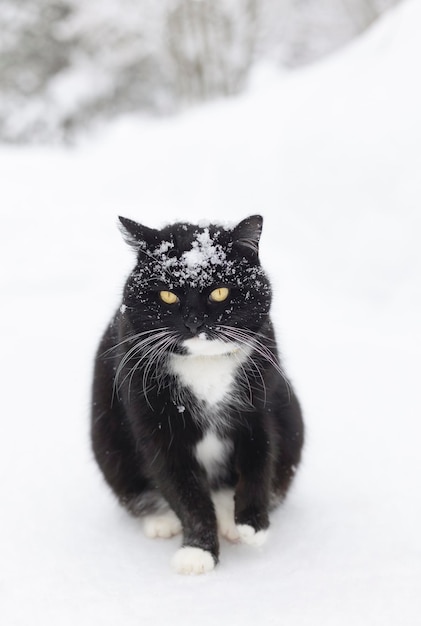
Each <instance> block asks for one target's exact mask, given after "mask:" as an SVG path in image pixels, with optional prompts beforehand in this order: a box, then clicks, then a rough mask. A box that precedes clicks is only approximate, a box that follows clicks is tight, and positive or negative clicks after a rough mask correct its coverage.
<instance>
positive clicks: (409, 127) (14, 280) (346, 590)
mask: <svg viewBox="0 0 421 626" xmlns="http://www.w3.org/2000/svg"><path fill="white" fill-rule="evenodd" d="M420 20H421V6H420V3H419V2H417V1H416V0H413V1H408V2H405V3H404V4H402V6H400V7H399V8H398V9H397V10H395V11H393V12H391V13H390V14H389V15H387V16H386V17H385V18H384V19H383V21H382V22H381V23H380V24H378V25H377V26H376V27H375V28H374V29H373V30H372V31H371V32H369V33H368V34H367V36H365V37H364V38H362V39H361V40H360V41H358V42H356V43H354V44H353V45H352V46H350V47H349V48H348V49H347V50H346V51H344V52H342V53H340V54H338V55H336V56H335V57H332V58H331V59H330V60H328V61H326V62H324V63H322V64H319V65H315V66H313V67H311V68H309V69H306V70H303V71H300V72H297V73H294V74H290V75H288V74H287V75H278V74H277V73H276V72H273V71H272V70H270V69H268V68H267V69H262V70H261V71H260V72H259V74H258V75H256V80H255V82H254V84H253V85H252V87H251V88H250V91H249V93H248V94H246V95H245V96H242V97H239V98H237V99H234V100H231V101H228V102H217V103H214V104H212V105H209V106H206V107H203V108H201V109H196V110H193V111H190V112H186V113H185V114H184V115H183V116H180V117H177V118H171V119H167V120H164V121H151V120H146V119H145V120H142V119H141V120H135V119H133V118H126V119H124V120H121V121H120V122H118V123H115V124H114V125H113V127H112V128H110V129H109V131H107V132H106V133H105V134H103V135H98V136H97V137H95V138H92V137H91V138H89V139H86V140H85V142H84V143H83V144H82V145H79V146H77V147H74V148H73V149H70V150H58V149H46V148H44V149H40V148H20V149H13V148H5V147H3V148H0V171H1V176H2V184H1V188H0V193H1V221H2V225H1V238H2V240H1V245H0V249H1V255H2V262H1V265H0V268H1V269H0V284H1V293H2V297H3V307H2V316H3V317H2V319H3V322H2V329H3V338H2V375H1V377H2V383H3V386H2V388H3V396H2V400H3V402H2V409H3V410H2V414H3V415H2V420H1V422H0V446H1V454H0V475H1V494H2V515H1V518H0V519H1V521H0V524H1V535H0V536H1V540H0V541H1V545H0V554H1V567H0V606H1V608H0V614H1V618H2V623H5V624H8V626H9V625H10V626H23V625H25V626H26V625H27V624H33V625H37V624H42V625H43V626H45V625H46V624H48V625H49V624H54V625H55V624H60V626H67V625H69V626H70V625H72V626H74V624H75V623H78V624H80V625H84V624H86V625H88V624H89V626H95V625H96V624H98V625H99V624H101V626H107V625H111V624H113V625H114V624H116V623H117V624H124V625H125V626H132V625H133V626H134V625H135V624H136V625H137V624H139V623H143V624H157V625H158V624H159V625H160V624H162V625H164V624H179V623H180V624H181V623H183V624H197V623H201V624H204V625H208V624H209V625H210V624H212V625H213V624H215V623H220V624H226V625H236V624H248V623H257V624H265V625H266V624H268V625H270V624H274V625H277V624H288V626H317V625H319V624H323V626H329V625H330V624H332V625H335V626H336V625H337V624H340V625H341V626H347V625H349V626H355V624H359V625H360V624H362V625H364V626H365V625H367V626H368V625H369V626H373V625H377V624H378V625H381V626H395V625H396V624H416V623H418V621H419V614H420V610H421V539H420V532H419V528H420V526H421V500H420V496H419V494H420V492H421V490H420V487H421V485H420V483H421V455H420V452H419V447H420V443H419V441H420V435H421V425H420V414H421V413H420V408H421V406H420V405H421V403H420V392H419V378H420V366H419V359H420V347H421V346H420V344H421V341H420V339H421V331H420V319H421V294H420V270H421V252H420V245H419V241H420V226H421V214H420V203H421V178H420V175H419V172H420V165H421V162H420V161H421V154H420V150H421V149H420V146H421V123H420V115H419V111H420V110H421V88H420V85H419V80H418V76H419V67H418V65H419V58H420V54H421V49H420V47H421V44H420V39H419V24H420ZM257 212H259V213H262V214H263V215H264V218H265V225H264V230H263V236H262V242H261V255H262V261H263V263H264V265H265V266H266V268H267V269H268V271H269V274H270V275H271V278H272V283H273V288H274V292H275V302H274V308H273V316H274V320H275V324H276V327H277V331H278V337H279V341H280V344H281V346H282V349H283V353H284V356H285V362H286V367H287V370H288V371H289V372H290V373H291V374H292V377H293V380H294V382H295V385H296V387H297V389H298V392H299V395H300V397H301V399H302V403H303V407H304V411H305V417H306V423H307V443H306V451H305V456H304V461H303V464H302V466H301V467H300V468H299V470H298V472H297V476H296V483H295V485H294V489H293V491H292V492H291V494H290V496H289V498H288V500H287V502H286V503H285V505H284V506H283V507H282V508H281V509H280V510H279V511H278V512H276V513H275V514H274V515H273V516H272V527H271V530H270V533H269V536H268V539H267V542H266V543H265V545H264V546H262V547H259V548H256V547H252V546H241V545H231V544H229V543H228V542H226V541H224V540H222V542H221V562H220V564H219V565H218V566H217V567H216V568H215V570H214V571H212V572H210V573H209V574H206V575H204V576H198V577H183V576H179V575H176V574H175V573H174V572H173V571H172V570H171V567H170V561H171V559H172V557H173V556H174V554H175V553H176V551H177V549H178V547H179V545H180V543H179V542H180V540H179V538H173V539H169V540H151V539H147V538H146V537H144V536H143V534H142V530H141V525H140V524H139V522H138V521H137V520H135V519H132V518H130V517H128V516H127V515H126V514H125V513H124V511H122V510H120V508H119V507H118V505H117V504H116V503H115V502H114V499H113V497H112V496H111V494H110V493H109V492H108V490H107V488H106V487H105V485H104V484H103V481H102V479H101V477H100V476H99V472H98V470H97V469H96V466H95V463H94V461H93V459H92V454H91V452H90V449H89V445H88V431H89V426H88V415H89V390H90V384H91V371H92V360H93V354H94V352H95V350H96V347H97V342H98V340H99V336H100V334H101V332H102V330H103V328H105V326H106V324H107V323H108V320H109V318H110V316H111V314H112V312H113V311H114V310H115V307H118V306H119V305H120V301H119V299H120V295H121V289H122V284H123V279H124V276H125V274H126V273H127V272H128V271H129V269H130V267H131V265H132V262H133V256H132V253H131V251H130V249H129V247H128V246H126V244H124V242H123V241H122V240H121V236H120V234H119V231H118V228H117V227H116V224H117V215H118V214H122V215H126V216H128V217H131V218H132V219H135V220H137V221H139V222H142V223H145V224H147V225H149V226H151V227H157V226H159V225H161V224H163V223H167V222H170V221H173V220H175V219H183V220H190V221H195V220H199V219H206V220H210V221H211V220H212V219H214V220H215V221H222V222H224V221H226V219H227V217H228V218H229V220H230V221H236V220H237V221H239V220H240V219H242V218H244V217H245V216H247V215H251V214H255V213H257Z"/></svg>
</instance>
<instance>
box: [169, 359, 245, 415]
mask: <svg viewBox="0 0 421 626" xmlns="http://www.w3.org/2000/svg"><path fill="white" fill-rule="evenodd" d="M240 366H241V360H240V359H239V357H238V356H237V355H221V356H184V355H173V356H172V359H171V362H170V369H171V372H172V374H173V375H175V376H176V377H177V379H178V381H179V384H181V386H182V387H186V388H187V389H189V390H190V391H191V392H192V393H193V394H194V395H195V396H196V398H197V399H198V400H200V401H202V402H204V403H205V404H207V405H210V406H213V405H216V404H219V403H221V402H223V401H224V399H225V398H226V397H227V396H228V395H229V394H231V393H233V391H234V386H235V379H236V375H237V372H238V369H239V368H240Z"/></svg>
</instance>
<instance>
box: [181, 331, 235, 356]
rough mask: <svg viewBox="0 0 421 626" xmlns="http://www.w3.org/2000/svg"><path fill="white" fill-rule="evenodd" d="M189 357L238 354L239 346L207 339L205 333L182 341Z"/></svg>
mask: <svg viewBox="0 0 421 626" xmlns="http://www.w3.org/2000/svg"><path fill="white" fill-rule="evenodd" d="M183 347H184V348H186V350H187V354H188V355H190V356H223V355H224V354H234V353H235V352H238V350H239V345H238V344H237V343H234V342H227V341H221V340H220V339H207V338H206V335H205V333H201V334H200V335H198V336H197V337H192V338H191V339H186V340H185V341H183Z"/></svg>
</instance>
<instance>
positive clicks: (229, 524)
mask: <svg viewBox="0 0 421 626" xmlns="http://www.w3.org/2000/svg"><path fill="white" fill-rule="evenodd" d="M212 500H213V503H214V506H215V513H216V519H217V522H218V531H219V534H220V535H221V536H222V537H224V538H225V539H228V541H232V542H237V541H239V539H240V534H239V532H238V528H237V526H236V525H235V519H234V491H233V490H232V489H221V490H219V491H214V492H212Z"/></svg>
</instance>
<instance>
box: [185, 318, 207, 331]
mask: <svg viewBox="0 0 421 626" xmlns="http://www.w3.org/2000/svg"><path fill="white" fill-rule="evenodd" d="M184 326H185V327H186V328H188V329H189V331H190V332H191V333H193V335H195V334H196V333H197V331H198V330H199V328H201V327H202V326H203V320H201V319H200V318H198V317H197V316H196V315H195V316H192V317H188V318H187V319H185V320H184Z"/></svg>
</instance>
